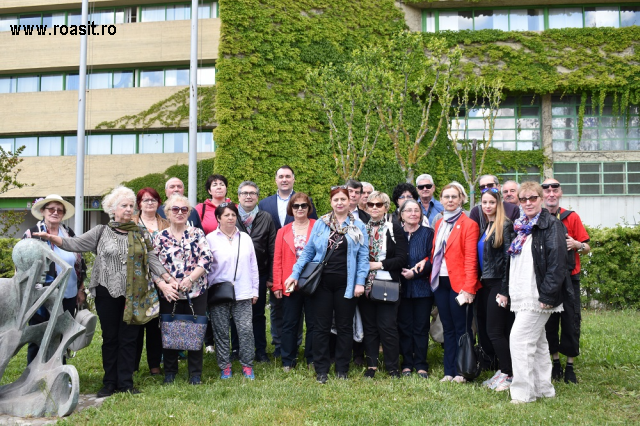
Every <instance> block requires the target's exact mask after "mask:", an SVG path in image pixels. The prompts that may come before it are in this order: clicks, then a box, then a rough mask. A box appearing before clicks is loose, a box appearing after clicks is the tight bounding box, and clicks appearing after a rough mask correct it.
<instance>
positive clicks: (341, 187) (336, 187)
mask: <svg viewBox="0 0 640 426" xmlns="http://www.w3.org/2000/svg"><path fill="white" fill-rule="evenodd" d="M334 189H347V185H339V186H332V187H331V190H332V191H333V190H334Z"/></svg>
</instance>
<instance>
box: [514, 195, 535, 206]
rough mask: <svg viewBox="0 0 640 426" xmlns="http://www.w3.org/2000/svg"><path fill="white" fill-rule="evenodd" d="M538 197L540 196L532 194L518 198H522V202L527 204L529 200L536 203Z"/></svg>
mask: <svg viewBox="0 0 640 426" xmlns="http://www.w3.org/2000/svg"><path fill="white" fill-rule="evenodd" d="M538 198H540V197H539V196H537V195H532V196H531V197H520V198H518V200H520V203H521V204H526V203H527V201H531V202H532V203H535V202H536V201H538Z"/></svg>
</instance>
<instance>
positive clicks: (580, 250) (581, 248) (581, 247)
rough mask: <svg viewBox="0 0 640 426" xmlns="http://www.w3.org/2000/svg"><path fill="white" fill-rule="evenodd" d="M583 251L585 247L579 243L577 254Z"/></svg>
mask: <svg viewBox="0 0 640 426" xmlns="http://www.w3.org/2000/svg"><path fill="white" fill-rule="evenodd" d="M584 249H585V245H584V243H581V244H580V248H579V249H578V253H582V252H583V251H584Z"/></svg>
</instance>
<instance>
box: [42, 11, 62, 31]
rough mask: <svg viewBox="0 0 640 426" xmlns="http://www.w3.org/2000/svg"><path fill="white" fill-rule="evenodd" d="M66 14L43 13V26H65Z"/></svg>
mask: <svg viewBox="0 0 640 426" xmlns="http://www.w3.org/2000/svg"><path fill="white" fill-rule="evenodd" d="M65 17H66V14H65V13H64V12H57V13H43V14H42V24H43V25H46V26H47V27H49V28H51V27H53V26H54V25H64V23H65Z"/></svg>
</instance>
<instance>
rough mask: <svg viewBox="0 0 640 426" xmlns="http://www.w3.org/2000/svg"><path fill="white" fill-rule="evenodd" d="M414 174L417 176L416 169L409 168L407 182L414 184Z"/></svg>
mask: <svg viewBox="0 0 640 426" xmlns="http://www.w3.org/2000/svg"><path fill="white" fill-rule="evenodd" d="M413 176H415V170H413V168H410V169H409V170H407V183H410V184H411V185H413V184H414V183H413Z"/></svg>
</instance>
